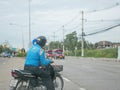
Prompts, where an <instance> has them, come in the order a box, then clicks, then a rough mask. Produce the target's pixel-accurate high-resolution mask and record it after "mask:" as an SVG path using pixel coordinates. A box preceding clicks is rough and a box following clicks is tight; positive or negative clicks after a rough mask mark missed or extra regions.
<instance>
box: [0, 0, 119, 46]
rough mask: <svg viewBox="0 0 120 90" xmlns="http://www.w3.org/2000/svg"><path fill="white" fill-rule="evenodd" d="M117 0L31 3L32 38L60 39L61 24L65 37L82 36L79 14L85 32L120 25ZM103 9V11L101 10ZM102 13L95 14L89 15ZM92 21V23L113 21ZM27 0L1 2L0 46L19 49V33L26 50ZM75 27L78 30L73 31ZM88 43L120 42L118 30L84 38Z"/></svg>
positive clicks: (65, 0) (70, 0)
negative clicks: (9, 45) (69, 35)
mask: <svg viewBox="0 0 120 90" xmlns="http://www.w3.org/2000/svg"><path fill="white" fill-rule="evenodd" d="M116 3H119V4H120V0H99V1H98V0H31V39H33V38H35V37H37V36H39V35H45V36H47V38H48V41H51V40H54V39H53V35H54V32H55V36H56V39H55V40H59V41H61V40H62V37H63V35H62V33H63V32H62V25H65V35H66V34H68V33H71V32H73V31H77V33H78V35H80V34H81V11H82V10H83V11H84V18H85V19H86V20H87V21H85V23H84V32H85V33H91V32H95V31H98V30H102V29H104V28H105V27H110V26H111V25H115V24H119V23H120V5H119V6H115V7H113V8H110V7H112V6H114V5H115V4H116ZM101 9H105V10H101ZM94 10H101V11H97V12H91V13H90V12H89V13H88V11H94ZM114 19H119V21H114V22H111V21H108V22H102V21H99V22H93V21H94V20H114ZM28 22H29V17H28V0H0V44H2V43H3V42H4V41H5V40H7V41H8V42H9V43H10V44H11V45H12V46H13V47H20V48H21V47H22V33H23V35H24V43H25V48H27V47H28V41H29V34H28V33H29V32H28V31H29V29H28ZM75 27H77V28H75ZM86 39H87V40H88V41H90V42H93V43H95V42H98V41H100V40H108V41H112V42H120V27H117V28H114V29H111V30H110V31H107V32H104V33H101V34H96V35H93V36H87V37H86Z"/></svg>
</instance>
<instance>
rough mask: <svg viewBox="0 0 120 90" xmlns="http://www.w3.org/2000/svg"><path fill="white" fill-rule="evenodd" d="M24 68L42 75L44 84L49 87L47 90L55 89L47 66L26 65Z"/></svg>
mask: <svg viewBox="0 0 120 90" xmlns="http://www.w3.org/2000/svg"><path fill="white" fill-rule="evenodd" d="M24 70H29V71H31V72H32V73H34V74H36V75H38V76H40V77H41V78H42V81H43V83H44V85H45V86H46V87H47V90H55V88H54V84H53V81H52V79H51V76H50V73H49V71H47V70H46V69H45V68H39V67H35V66H29V65H25V67H24Z"/></svg>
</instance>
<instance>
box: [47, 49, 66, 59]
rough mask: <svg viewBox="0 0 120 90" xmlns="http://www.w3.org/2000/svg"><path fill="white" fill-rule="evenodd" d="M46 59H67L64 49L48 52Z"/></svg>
mask: <svg viewBox="0 0 120 90" xmlns="http://www.w3.org/2000/svg"><path fill="white" fill-rule="evenodd" d="M46 57H47V58H50V59H65V55H64V53H63V50H62V49H53V50H47V51H46Z"/></svg>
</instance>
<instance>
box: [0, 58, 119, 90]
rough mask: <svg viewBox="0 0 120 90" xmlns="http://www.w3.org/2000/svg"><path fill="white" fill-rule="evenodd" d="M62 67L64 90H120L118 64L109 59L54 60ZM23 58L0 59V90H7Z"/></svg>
mask: <svg viewBox="0 0 120 90" xmlns="http://www.w3.org/2000/svg"><path fill="white" fill-rule="evenodd" d="M54 61H55V64H62V65H64V71H63V72H61V74H62V76H63V79H64V82H65V86H64V90H120V62H116V61H113V60H109V59H107V60H106V59H104V60H103V59H95V58H70V57H66V59H65V60H54ZM23 65H24V58H16V57H13V58H1V57H0V90H9V81H10V79H12V77H11V75H10V71H11V70H12V69H13V68H17V69H23Z"/></svg>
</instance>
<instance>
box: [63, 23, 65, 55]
mask: <svg viewBox="0 0 120 90" xmlns="http://www.w3.org/2000/svg"><path fill="white" fill-rule="evenodd" d="M64 51H65V49H64V25H63V53H64Z"/></svg>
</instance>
